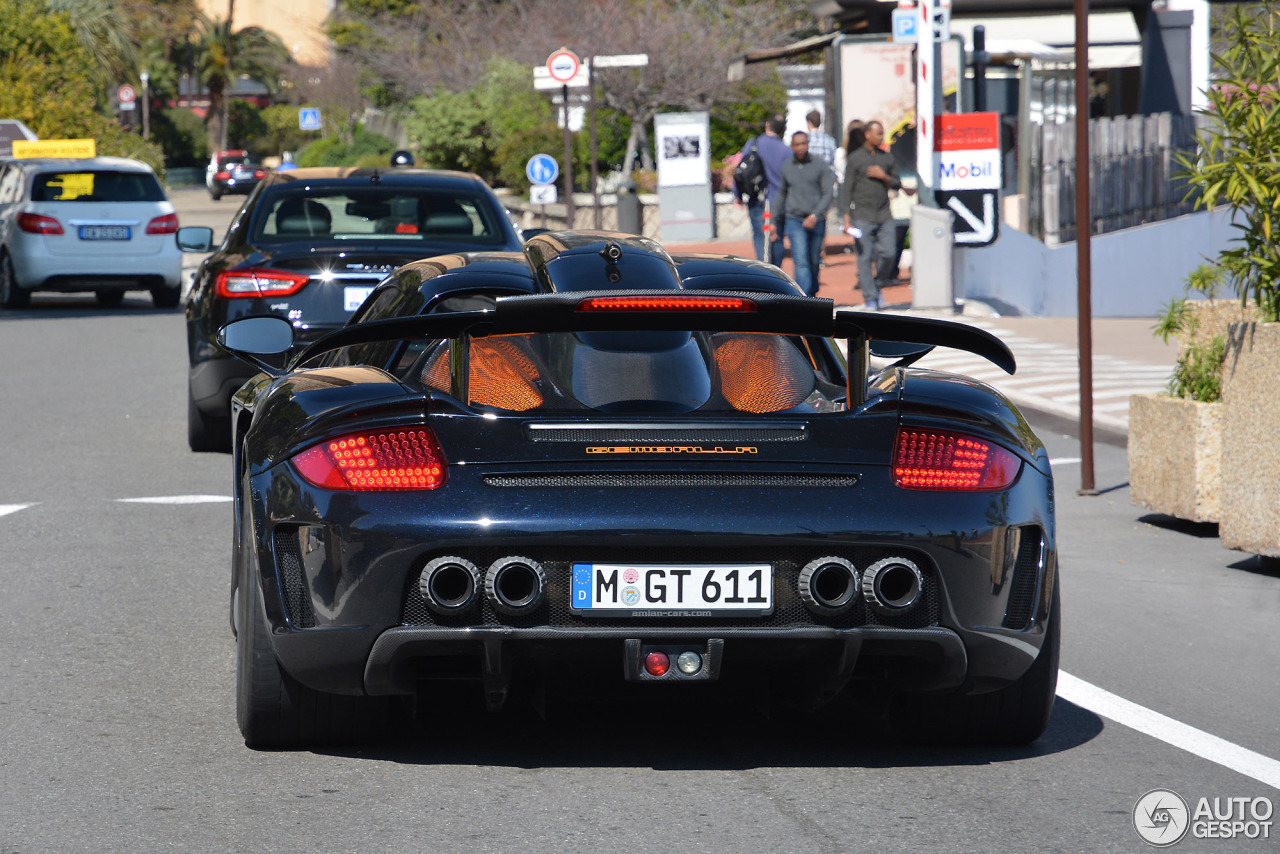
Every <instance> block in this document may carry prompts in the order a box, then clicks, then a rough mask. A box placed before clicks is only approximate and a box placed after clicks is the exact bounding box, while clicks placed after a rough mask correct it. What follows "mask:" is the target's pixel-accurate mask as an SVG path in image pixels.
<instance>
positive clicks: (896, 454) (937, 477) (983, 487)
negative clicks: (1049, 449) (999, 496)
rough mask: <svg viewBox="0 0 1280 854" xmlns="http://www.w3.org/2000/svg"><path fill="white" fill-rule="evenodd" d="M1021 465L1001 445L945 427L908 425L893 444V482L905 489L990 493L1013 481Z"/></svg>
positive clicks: (899, 431) (902, 429)
mask: <svg viewBox="0 0 1280 854" xmlns="http://www.w3.org/2000/svg"><path fill="white" fill-rule="evenodd" d="M1020 466H1021V462H1020V461H1019V460H1018V458H1017V457H1016V456H1014V455H1013V454H1012V453H1010V452H1009V451H1006V450H1005V449H1004V448H1002V447H1000V446H999V445H996V444H994V443H992V442H988V441H985V440H983V439H975V438H974V437H972V436H966V435H964V434H962V433H951V432H948V431H945V430H923V429H919V428H906V427H904V428H901V429H899V430H898V436H897V439H896V440H895V441H894V446H893V482H894V483H895V484H897V485H898V486H900V487H902V488H904V489H928V490H937V491H949V492H990V491H993V490H997V489H1004V488H1005V487H1007V486H1008V485H1009V484H1011V483H1013V481H1014V479H1015V478H1017V476H1018V469H1019V467H1020Z"/></svg>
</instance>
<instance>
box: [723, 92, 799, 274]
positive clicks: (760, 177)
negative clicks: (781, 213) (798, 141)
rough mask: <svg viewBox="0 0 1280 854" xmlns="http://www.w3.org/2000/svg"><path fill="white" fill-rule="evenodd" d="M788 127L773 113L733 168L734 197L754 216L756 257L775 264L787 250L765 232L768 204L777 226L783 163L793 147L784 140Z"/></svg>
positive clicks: (752, 232)
mask: <svg viewBox="0 0 1280 854" xmlns="http://www.w3.org/2000/svg"><path fill="white" fill-rule="evenodd" d="M786 130H787V119H786V117H785V116H782V115H775V116H773V117H771V118H770V119H769V120H768V121H767V122H765V125H764V133H763V134H761V135H760V136H757V137H754V138H752V139H750V140H748V141H747V144H746V145H744V146H743V147H742V153H741V156H740V159H739V160H738V165H737V167H735V168H734V171H733V200H734V203H735V204H739V205H740V204H742V203H743V202H745V203H746V205H747V216H748V217H749V218H750V219H751V237H752V241H753V242H754V244H755V250H756V259H757V260H759V261H768V262H769V263H771V264H774V265H781V264H782V256H783V253H784V251H785V249H784V247H783V244H782V241H780V240H778V241H774V240H771V239H770V236H769V235H766V234H765V230H764V227H765V223H764V214H765V209H766V205H767V206H768V209H769V210H770V212H771V213H772V218H773V219H774V222H773V223H772V227H773V228H774V229H777V228H780V227H781V224H780V223H779V222H778V221H777V218H778V211H777V210H776V208H775V207H774V205H775V203H776V202H777V196H778V187H779V186H780V185H781V183H782V167H783V164H785V163H786V162H787V161H788V160H790V159H791V148H790V147H789V146H788V145H787V144H786V143H785V142H783V140H782V135H783V134H784V133H786Z"/></svg>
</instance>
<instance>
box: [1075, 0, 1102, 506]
mask: <svg viewBox="0 0 1280 854" xmlns="http://www.w3.org/2000/svg"><path fill="white" fill-rule="evenodd" d="M1075 13H1076V281H1077V284H1076V337H1077V343H1078V345H1079V349H1080V494H1081V495H1097V494H1098V491H1097V489H1096V488H1095V486H1094V480H1093V270H1092V264H1093V260H1092V247H1091V245H1090V242H1089V241H1090V239H1091V237H1092V235H1093V220H1092V217H1091V216H1090V213H1089V0H1075Z"/></svg>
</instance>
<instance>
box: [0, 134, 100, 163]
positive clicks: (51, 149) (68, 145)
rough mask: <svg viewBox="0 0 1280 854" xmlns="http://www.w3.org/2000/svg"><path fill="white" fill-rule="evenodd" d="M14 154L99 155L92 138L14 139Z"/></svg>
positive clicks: (17, 155) (39, 155) (20, 155)
mask: <svg viewBox="0 0 1280 854" xmlns="http://www.w3.org/2000/svg"><path fill="white" fill-rule="evenodd" d="M13 156H14V157H15V158H20V157H97V156H98V149H97V146H96V145H95V144H94V141H93V140H92V139H41V140H36V141H32V140H22V139H15V140H14V141H13Z"/></svg>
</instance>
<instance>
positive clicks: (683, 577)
mask: <svg viewBox="0 0 1280 854" xmlns="http://www.w3.org/2000/svg"><path fill="white" fill-rule="evenodd" d="M295 331H296V328H294V327H291V326H290V325H289V324H288V323H287V322H285V321H282V320H280V319H279V318H271V317H254V318H245V319H243V320H241V321H235V322H233V323H231V324H229V325H228V326H227V327H226V328H225V329H224V330H223V339H222V340H223V342H224V343H225V344H226V345H227V346H228V347H232V348H236V349H238V350H240V352H242V353H245V354H249V355H256V356H258V357H259V358H265V357H267V356H269V355H270V354H279V353H283V352H285V351H287V350H288V348H289V347H290V345H291V340H292V336H293V333H294V332H295ZM837 339H843V340H844V341H845V342H847V351H848V354H849V355H848V360H847V366H848V367H847V368H846V360H845V359H844V358H843V357H842V356H841V354H840V351H839V350H838V349H837V346H836V340H837ZM869 342H870V343H869ZM932 345H941V346H949V347H954V348H958V349H961V350H967V351H970V352H973V353H976V354H979V355H981V356H983V357H985V358H987V359H989V360H990V361H992V362H993V363H995V364H996V365H999V366H1000V367H1001V368H1003V369H1004V370H1006V371H1008V372H1010V373H1012V372H1013V371H1014V368H1015V364H1014V359H1013V354H1012V353H1011V352H1010V351H1009V349H1008V347H1006V346H1005V345H1004V344H1003V343H1001V342H1000V341H999V340H998V339H996V338H995V337H994V336H992V335H991V334H990V333H988V332H985V331H983V330H979V329H975V328H973V327H968V326H964V325H961V324H956V323H950V322H947V321H940V320H931V319H927V318H917V317H901V316H891V315H881V314H876V313H874V312H855V311H852V310H848V309H844V310H835V309H834V307H833V305H832V303H831V301H830V300H825V299H815V298H811V297H805V296H801V295H798V294H797V293H796V285H795V283H794V282H792V281H791V280H790V279H789V278H787V277H786V275H785V274H784V273H782V272H781V271H779V270H777V268H774V267H769V266H768V265H763V264H760V263H759V262H756V261H754V260H751V261H745V260H739V259H732V258H726V257H723V256H722V257H718V258H716V257H711V256H674V257H672V256H668V255H667V254H666V253H665V252H664V251H663V250H662V248H661V247H659V246H658V245H657V244H655V243H654V242H653V241H650V240H647V239H645V238H641V237H632V236H629V235H621V234H610V233H606V232H573V231H560V232H554V233H550V234H543V235H539V236H536V237H533V238H531V239H530V240H529V241H528V243H527V244H526V246H525V249H524V252H523V253H493V252H491V253H471V254H466V255H451V256H448V257H444V258H429V259H424V260H422V261H417V262H414V263H413V264H409V265H407V266H405V267H402V268H401V269H400V270H398V271H397V272H396V273H395V274H394V275H393V276H392V277H390V278H388V279H387V280H386V281H384V282H382V283H381V284H379V285H378V287H377V289H376V290H375V291H374V293H373V295H372V296H371V297H370V298H369V300H368V301H366V302H365V304H364V305H363V306H362V307H361V309H360V311H359V313H358V314H357V315H356V317H354V318H353V319H352V322H351V323H349V324H348V325H347V326H346V327H344V328H343V329H341V330H339V331H336V332H334V333H331V334H330V335H328V336H326V337H325V338H322V339H320V340H319V341H314V342H313V343H311V344H310V345H309V346H308V347H307V348H306V349H305V350H304V351H302V352H301V353H298V354H296V355H295V357H294V361H293V362H292V363H291V364H289V365H288V366H286V367H284V368H276V367H273V366H271V365H268V364H266V363H263V367H264V368H265V369H266V370H265V372H264V373H263V374H262V375H261V376H259V377H257V378H255V379H254V380H253V381H252V382H249V383H246V384H245V385H244V386H243V388H241V390H240V391H239V392H238V393H237V394H236V395H235V398H234V400H233V405H232V418H233V419H234V433H233V435H234V436H235V441H236V450H235V453H234V456H233V459H232V474H233V489H234V493H235V508H236V511H237V515H236V517H235V519H236V522H235V525H234V537H235V546H234V548H233V550H232V561H233V570H232V572H233V576H232V592H231V622H232V626H233V629H234V631H235V633H236V638H237V655H236V662H237V664H236V700H237V702H236V707H237V715H238V720H239V724H240V728H241V732H242V733H243V735H244V737H245V741H246V742H247V743H248V744H249V745H250V746H253V747H257V748H279V747H299V746H301V747H313V746H316V745H319V744H325V743H331V742H335V741H351V740H358V739H360V738H361V737H362V736H364V735H368V734H370V733H377V732H380V731H382V730H380V729H379V727H380V726H381V722H382V721H383V720H384V719H385V718H384V715H385V713H386V712H388V711H389V709H388V706H389V705H392V706H395V705H401V704H396V703H394V702H393V701H394V700H395V698H416V700H417V702H416V703H412V702H411V703H407V704H403V705H404V706H405V707H407V708H411V709H412V708H416V709H419V710H427V712H428V714H429V713H430V711H429V710H431V709H433V708H435V707H437V706H438V705H440V704H445V705H450V706H452V705H453V704H455V703H458V702H464V703H469V702H475V703H478V702H480V701H483V702H484V703H485V705H486V706H487V707H488V708H489V709H491V710H497V709H500V708H502V707H503V705H504V704H505V703H507V701H508V698H509V697H510V696H519V695H520V694H521V692H526V693H524V696H525V697H526V698H532V697H534V696H542V697H546V698H550V697H552V696H553V695H554V694H556V693H567V692H574V691H576V692H578V693H579V694H582V695H585V694H586V692H590V694H591V696H593V697H594V696H595V695H596V694H597V693H598V692H612V691H615V690H619V689H622V688H624V687H630V688H631V689H632V690H633V691H634V692H635V694H636V695H637V697H639V696H642V695H646V694H647V695H648V696H653V697H658V698H662V699H663V701H664V702H669V703H670V704H671V706H672V707H673V708H672V711H671V714H670V715H668V718H669V719H670V720H680V719H682V717H681V715H682V712H683V711H684V710H685V709H687V708H688V704H693V703H697V702H699V700H700V699H701V698H705V696H706V692H708V691H710V690H711V689H712V688H714V687H715V686H716V685H717V684H721V685H723V686H724V687H725V688H728V689H730V690H735V691H736V692H737V696H755V697H761V698H763V699H768V698H770V696H771V697H772V699H771V700H770V702H772V703H776V704H778V705H779V706H781V707H782V708H790V709H794V710H796V711H804V710H807V709H812V708H815V707H817V706H819V705H821V704H822V703H824V702H827V701H829V700H831V699H833V698H834V697H836V696H837V695H839V694H840V693H841V692H843V691H845V690H848V691H849V692H850V694H851V696H854V697H857V698H860V699H861V701H862V703H863V706H862V711H861V712H860V713H859V714H860V715H865V716H866V717H867V718H868V719H872V720H874V719H876V718H878V717H880V716H881V715H885V716H887V717H888V718H889V719H891V720H893V721H894V722H895V723H896V724H897V725H898V726H900V727H901V729H902V732H903V733H904V734H905V735H906V736H907V737H909V738H913V739H919V740H923V741H935V742H950V743H979V744H1024V743H1027V742H1030V741H1032V740H1034V739H1036V738H1037V737H1039V736H1040V734H1041V733H1042V732H1043V731H1044V729H1045V726H1046V724H1047V723H1048V720H1049V715H1050V712H1051V710H1052V708H1053V704H1054V696H1055V686H1056V681H1057V673H1058V647H1059V613H1060V605H1059V596H1058V585H1057V566H1056V559H1055V554H1056V547H1055V526H1054V505H1053V479H1052V474H1051V471H1050V466H1049V458H1048V454H1047V453H1046V451H1045V448H1044V446H1043V445H1042V444H1041V443H1040V441H1039V439H1037V438H1036V436H1035V435H1034V433H1033V432H1032V431H1031V429H1030V428H1029V427H1028V426H1027V423H1026V421H1025V420H1023V418H1022V416H1021V415H1020V414H1019V413H1018V411H1017V410H1016V409H1015V408H1014V407H1013V405H1012V404H1010V403H1009V401H1008V400H1006V399H1005V398H1003V397H1001V395H1000V394H999V393H998V392H996V391H995V390H993V389H992V388H991V387H989V386H986V385H984V384H982V383H980V382H977V381H976V380H973V379H970V378H968V377H963V376H959V375H956V374H948V373H943V372H939V371H932V370H919V369H915V368H912V367H910V362H911V361H912V360H913V359H915V358H919V356H921V355H923V354H924V353H926V352H928V350H929V349H930V346H932ZM872 355H874V356H878V357H880V358H886V357H887V358H889V359H896V360H897V361H895V362H894V363H893V364H887V365H884V366H883V367H882V368H880V369H878V370H869V369H868V368H869V364H870V357H871V356H872ZM624 682H626V683H633V684H631V685H630V686H624V685H623V683H624ZM573 708H574V709H575V711H573V712H571V714H578V713H579V711H577V710H580V709H581V708H582V706H581V705H576V706H574V707H573ZM864 722H865V721H864V720H863V718H862V717H860V716H851V717H850V718H849V719H848V720H846V721H843V722H842V725H841V726H838V727H835V728H831V729H829V730H828V731H825V732H824V735H825V736H826V737H827V738H828V739H829V740H830V742H831V743H832V744H833V745H839V744H848V743H854V742H856V741H857V740H858V738H859V736H860V734H861V732H862V728H863V727H862V724H863V723H864ZM801 726H803V724H801ZM825 726H828V727H830V724H829V723H828V724H825Z"/></svg>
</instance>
